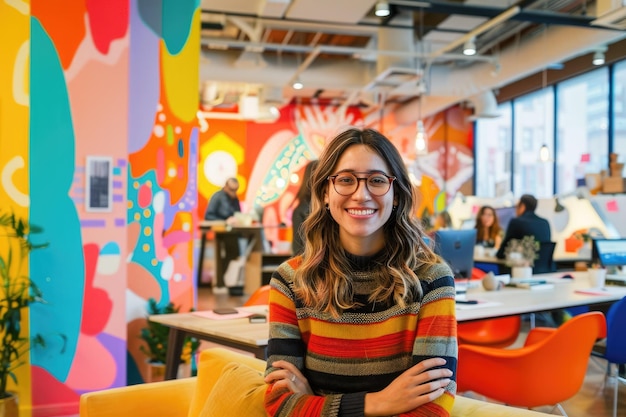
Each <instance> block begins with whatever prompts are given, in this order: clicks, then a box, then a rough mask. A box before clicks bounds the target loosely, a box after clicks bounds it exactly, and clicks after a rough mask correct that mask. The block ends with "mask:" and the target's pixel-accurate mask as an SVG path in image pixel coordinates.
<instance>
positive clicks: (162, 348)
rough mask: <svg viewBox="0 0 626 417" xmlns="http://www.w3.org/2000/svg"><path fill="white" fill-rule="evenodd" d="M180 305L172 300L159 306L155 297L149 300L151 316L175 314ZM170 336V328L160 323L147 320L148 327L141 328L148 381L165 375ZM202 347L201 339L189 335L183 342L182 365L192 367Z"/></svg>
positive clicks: (149, 313) (154, 380)
mask: <svg viewBox="0 0 626 417" xmlns="http://www.w3.org/2000/svg"><path fill="white" fill-rule="evenodd" d="M179 310H180V307H178V306H175V305H174V303H172V302H171V301H170V302H169V303H168V304H166V305H165V306H159V303H158V302H157V301H156V300H155V299H154V298H150V299H149V300H148V310H147V313H148V315H149V316H151V315H155V314H174V313H178V312H179ZM168 336H169V328H168V327H166V326H164V325H162V324H160V323H155V322H152V321H150V320H147V324H146V327H144V328H143V329H141V333H140V335H139V337H140V338H141V339H142V340H143V341H144V342H145V344H144V345H141V346H139V349H140V350H141V351H142V352H143V353H145V354H146V356H148V358H147V362H148V376H147V378H146V380H147V382H156V381H159V380H162V379H163V378H164V376H165V357H166V355H167V340H168ZM198 347H200V341H199V340H198V339H196V338H194V337H188V338H186V339H185V343H184V344H183V351H182V353H181V365H187V367H188V368H189V369H190V367H191V364H192V360H193V357H194V355H195V353H196V352H197V350H198Z"/></svg>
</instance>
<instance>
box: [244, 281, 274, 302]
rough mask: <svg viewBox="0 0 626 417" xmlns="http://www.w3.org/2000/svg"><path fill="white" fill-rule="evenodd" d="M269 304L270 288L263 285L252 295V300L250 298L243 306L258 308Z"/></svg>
mask: <svg viewBox="0 0 626 417" xmlns="http://www.w3.org/2000/svg"><path fill="white" fill-rule="evenodd" d="M269 302H270V286H269V285H263V286H261V287H259V288H257V290H256V291H255V292H253V293H252V295H251V296H250V298H248V299H247V300H246V302H245V303H243V305H244V306H258V305H264V304H269Z"/></svg>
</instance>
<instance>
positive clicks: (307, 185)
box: [291, 160, 317, 255]
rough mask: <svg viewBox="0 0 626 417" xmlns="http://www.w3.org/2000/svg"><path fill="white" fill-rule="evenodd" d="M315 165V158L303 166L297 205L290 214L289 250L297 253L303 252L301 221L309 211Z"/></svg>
mask: <svg viewBox="0 0 626 417" xmlns="http://www.w3.org/2000/svg"><path fill="white" fill-rule="evenodd" d="M316 166H317V160H315V161H311V162H309V163H308V164H307V165H306V167H305V168H304V175H303V176H302V183H301V184H300V189H299V190H298V194H296V199H295V201H297V203H298V205H297V206H296V208H295V209H294V210H293V214H292V215H291V229H292V231H293V233H292V238H291V252H292V253H293V254H294V255H299V254H301V253H302V252H304V235H303V234H302V223H303V222H304V220H305V219H306V218H307V216H308V215H309V212H310V211H311V177H312V173H313V170H314V169H315V167H316Z"/></svg>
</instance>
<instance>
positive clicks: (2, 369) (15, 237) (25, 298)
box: [0, 212, 67, 416]
mask: <svg viewBox="0 0 626 417" xmlns="http://www.w3.org/2000/svg"><path fill="white" fill-rule="evenodd" d="M38 232H41V228H39V227H36V226H33V225H30V224H28V222H26V221H25V220H23V219H21V218H19V217H17V216H16V215H15V214H14V213H5V212H2V213H0V278H1V279H2V284H1V286H2V290H1V292H0V401H3V400H6V401H7V402H8V404H0V408H2V409H3V410H4V412H3V413H0V414H1V415H3V416H4V415H7V416H11V415H17V399H16V398H15V394H14V393H13V392H11V391H10V390H9V381H13V383H14V384H17V382H18V381H17V377H16V374H15V370H16V369H17V368H18V367H20V366H21V365H24V364H25V363H26V360H25V358H24V355H25V354H26V353H27V352H28V351H29V349H30V348H31V337H29V335H25V334H24V332H23V331H22V328H21V324H22V319H23V313H24V312H25V311H26V309H27V308H28V307H29V306H30V305H31V304H33V303H37V302H44V299H43V297H42V293H41V290H40V289H39V288H38V287H37V285H36V284H35V283H34V282H33V281H32V280H31V279H30V277H29V276H28V275H27V271H28V257H29V254H30V253H31V251H33V250H36V249H41V248H44V247H46V246H48V244H47V243H46V244H40V245H35V244H33V243H32V242H31V241H30V235H31V234H32V233H38ZM60 337H61V338H62V339H63V341H64V344H63V349H65V342H66V341H67V340H66V337H65V336H64V335H61V336H60ZM32 343H33V344H34V345H41V346H42V347H45V339H44V337H43V336H42V335H39V334H38V335H34V336H33V337H32ZM11 404H13V405H11ZM9 410H11V411H9ZM5 413H6V414H5Z"/></svg>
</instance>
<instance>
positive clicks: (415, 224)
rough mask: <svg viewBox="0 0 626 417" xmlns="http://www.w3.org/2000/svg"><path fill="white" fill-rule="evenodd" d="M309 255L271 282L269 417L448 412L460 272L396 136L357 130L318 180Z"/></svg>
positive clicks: (328, 157) (322, 165)
mask: <svg viewBox="0 0 626 417" xmlns="http://www.w3.org/2000/svg"><path fill="white" fill-rule="evenodd" d="M311 186H312V189H311V194H312V195H311V213H310V214H309V216H308V217H307V219H306V220H305V222H304V224H303V232H304V236H305V247H304V253H303V254H302V255H299V256H296V257H293V258H291V259H290V260H288V261H286V262H284V263H282V264H281V265H280V266H279V267H278V269H277V270H276V271H275V272H274V273H273V275H272V279H271V281H270V285H271V289H270V300H269V319H270V323H269V328H270V330H269V342H268V347H267V369H266V372H265V381H266V382H267V383H268V384H269V385H270V386H269V387H268V389H267V391H266V394H265V409H266V412H267V413H268V415H269V416H292V417H293V416H324V417H333V416H363V415H366V416H374V415H377V416H391V415H399V414H403V413H407V414H406V415H412V416H449V415H450V412H451V409H452V406H453V403H454V397H455V394H456V384H455V382H454V381H455V380H456V376H455V374H456V366H457V341H456V319H455V300H454V298H455V289H454V280H453V276H452V271H451V270H450V268H449V267H448V265H447V264H446V263H445V262H444V261H443V260H442V259H441V258H440V257H439V256H437V255H436V254H435V253H434V252H433V251H432V250H431V249H430V248H429V247H428V245H427V244H426V243H425V241H424V239H423V237H424V233H423V231H422V230H421V226H420V224H419V220H418V219H417V218H416V217H415V215H414V213H415V204H416V201H417V199H416V194H415V192H414V187H413V186H412V184H411V181H410V179H409V176H408V172H407V169H406V167H405V165H404V162H403V160H402V158H401V156H400V154H399V152H398V151H397V149H396V148H395V147H394V146H393V144H392V143H391V141H389V139H387V138H386V137H385V136H383V135H382V134H380V133H379V132H377V131H375V130H371V129H365V130H360V129H355V128H352V129H349V130H347V131H345V132H343V133H341V134H339V135H338V136H336V137H335V138H334V139H332V140H331V141H330V142H329V143H327V144H326V147H325V149H324V151H323V152H322V155H321V156H320V159H319V163H318V166H317V168H316V169H315V171H314V172H313V178H312V183H311Z"/></svg>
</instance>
